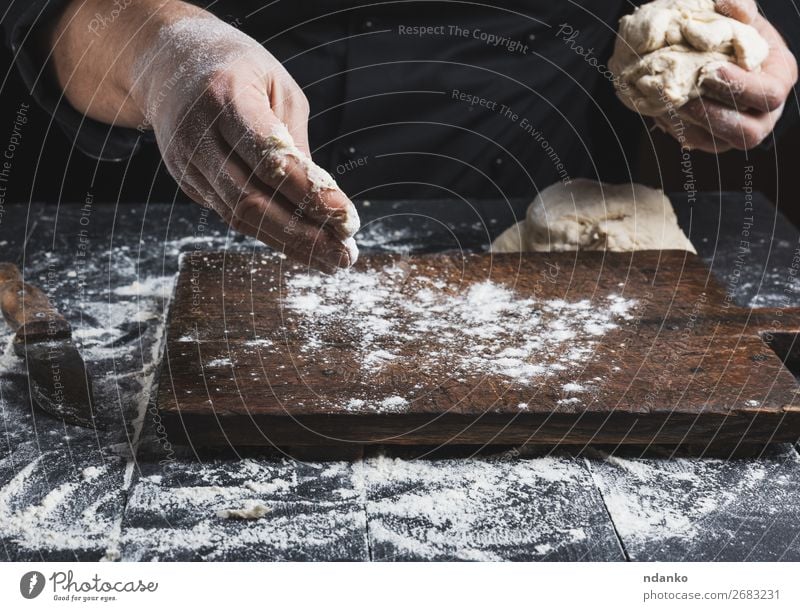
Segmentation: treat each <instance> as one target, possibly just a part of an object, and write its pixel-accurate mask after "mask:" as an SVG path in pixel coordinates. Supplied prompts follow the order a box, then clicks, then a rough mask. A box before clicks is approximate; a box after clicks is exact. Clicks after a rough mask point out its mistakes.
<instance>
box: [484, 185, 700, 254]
mask: <svg viewBox="0 0 800 611" xmlns="http://www.w3.org/2000/svg"><path fill="white" fill-rule="evenodd" d="M570 250H610V251H630V250H688V251H689V252H696V251H695V249H694V246H692V243H691V242H690V241H689V239H688V238H687V237H686V235H685V234H684V233H683V231H682V230H681V228H680V227H679V226H678V219H677V217H676V216H675V211H674V210H673V209H672V204H671V203H670V201H669V198H667V196H666V195H664V192H663V191H661V190H660V189H651V188H650V187H645V186H644V185H639V184H635V183H628V184H621V185H610V184H605V183H599V182H596V181H594V180H586V179H578V180H573V181H572V182H570V183H569V184H567V185H565V184H564V183H562V182H558V183H556V184H553V185H550V186H549V187H547V188H546V189H544V190H543V191H541V192H540V193H539V194H538V195H537V196H536V199H534V200H533V203H532V204H531V205H530V206H529V207H528V211H527V214H526V215H525V219H524V220H522V221H520V222H519V223H517V224H516V225H513V226H511V227H509V228H508V229H506V230H505V231H504V232H503V233H502V234H501V235H500V236H498V238H497V239H496V240H495V241H494V242H493V243H492V252H497V253H500V252H524V251H570Z"/></svg>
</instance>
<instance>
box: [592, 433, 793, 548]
mask: <svg viewBox="0 0 800 611" xmlns="http://www.w3.org/2000/svg"><path fill="white" fill-rule="evenodd" d="M704 453H705V454H706V456H704V457H698V455H702V454H704ZM707 454H708V452H707V450H706V449H705V448H691V449H689V450H685V451H681V450H678V451H675V450H669V449H667V448H664V447H659V448H649V449H648V451H647V452H646V453H645V454H644V455H642V454H641V452H640V451H636V452H634V451H625V450H617V451H616V452H614V453H611V454H610V453H606V452H597V451H595V452H589V453H588V456H587V458H586V461H587V465H588V466H589V468H590V469H591V472H592V474H593V477H594V479H595V481H596V482H597V485H598V487H599V489H600V493H601V494H602V497H603V501H604V503H605V505H606V507H607V508H608V511H609V514H610V515H611V518H612V520H613V522H614V528H615V529H616V531H617V533H618V534H619V536H620V538H621V540H622V542H623V545H624V547H625V551H626V553H627V554H628V556H629V557H630V559H631V560H634V561H670V562H676V561H700V560H702V561H797V560H798V559H799V558H800V535H799V534H798V530H797V524H798V520H800V506H798V502H797V501H798V499H800V487H798V482H797V474H798V472H800V457H798V455H797V452H796V451H795V450H794V449H793V448H792V447H791V446H790V445H788V444H781V445H778V444H775V445H772V446H770V447H768V448H766V449H763V450H759V451H757V452H755V453H746V452H744V451H739V452H737V453H735V454H734V455H731V454H730V453H726V454H719V455H718V456H716V457H708V456H707Z"/></svg>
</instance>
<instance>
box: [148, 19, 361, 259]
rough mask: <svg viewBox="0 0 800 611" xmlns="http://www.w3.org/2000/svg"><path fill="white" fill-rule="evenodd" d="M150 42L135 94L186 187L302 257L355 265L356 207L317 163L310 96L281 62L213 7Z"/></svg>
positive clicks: (238, 224) (241, 227) (237, 223)
mask: <svg viewBox="0 0 800 611" xmlns="http://www.w3.org/2000/svg"><path fill="white" fill-rule="evenodd" d="M150 49H151V52H150V53H146V54H144V55H143V56H142V57H141V58H139V59H138V60H137V61H136V64H135V66H134V67H133V71H134V72H135V73H136V74H137V75H138V76H137V80H136V82H135V84H134V86H133V87H132V97H133V99H134V100H136V102H137V104H138V105H139V106H140V107H141V109H142V112H143V114H144V116H145V119H146V122H147V123H149V124H150V125H152V128H153V130H154V131H155V135H156V139H157V142H158V145H159V148H160V149H161V152H162V155H163V157H164V161H165V164H166V166H167V168H168V169H169V171H170V173H171V174H172V175H173V177H174V178H175V179H176V180H177V181H178V183H179V184H180V186H181V188H182V189H183V191H184V192H185V193H187V194H188V195H189V196H190V197H191V198H192V199H193V200H194V201H196V202H198V203H200V204H203V205H206V206H209V207H211V208H213V209H214V210H216V211H217V212H218V213H219V214H220V215H221V216H222V217H223V218H224V219H225V220H226V221H227V222H228V223H229V224H230V225H231V227H233V228H234V229H236V230H238V231H241V232H242V233H245V234H247V235H250V236H253V237H255V238H258V239H259V240H261V241H262V242H265V243H266V244H269V245H271V246H273V247H275V248H277V249H279V250H281V251H283V252H285V253H286V254H287V255H289V256H291V257H292V258H294V259H296V260H298V261H301V262H304V263H307V264H309V265H311V266H313V267H315V268H318V269H321V270H323V271H326V272H332V271H334V270H335V269H337V268H339V267H348V266H350V265H352V264H353V263H354V262H355V260H356V257H357V255H358V250H357V248H356V246H355V241H354V240H353V237H352V236H353V235H354V234H355V232H356V231H358V228H359V219H358V214H357V212H356V210H355V207H354V206H353V204H352V202H350V200H349V199H348V198H347V196H346V195H345V194H344V193H343V192H342V191H341V190H340V189H339V188H338V186H337V185H336V183H335V181H334V180H333V178H332V177H331V176H330V175H329V174H328V173H327V172H325V170H323V169H322V168H320V167H319V166H317V165H316V164H314V163H313V162H312V161H311V156H310V152H309V148H308V142H307V120H308V112H309V109H308V102H307V101H306V98H305V96H304V95H303V92H302V90H301V89H300V88H299V87H298V85H297V84H296V83H295V82H294V80H293V79H292V78H291V76H290V75H289V74H288V72H286V70H285V69H284V68H283V66H282V65H281V64H280V63H279V62H278V61H277V60H276V59H275V58H274V57H273V56H272V55H271V54H270V53H268V52H267V51H266V50H265V49H264V48H263V47H262V46H261V45H260V44H258V43H257V42H256V41H255V40H253V39H251V38H250V37H248V36H246V35H245V34H243V33H242V32H240V31H238V30H237V29H235V28H233V27H231V26H229V25H228V24H226V23H224V22H222V21H220V20H219V19H217V18H216V17H214V16H212V15H210V14H208V13H201V14H190V15H188V16H181V17H179V18H177V19H176V20H174V21H173V22H171V23H167V24H165V25H163V26H162V27H161V28H160V30H159V31H158V33H157V35H156V36H155V37H154V44H153V45H151V47H150ZM165 90H167V93H166V95H165Z"/></svg>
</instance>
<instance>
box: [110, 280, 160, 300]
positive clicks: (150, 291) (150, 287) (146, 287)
mask: <svg viewBox="0 0 800 611" xmlns="http://www.w3.org/2000/svg"><path fill="white" fill-rule="evenodd" d="M172 286H173V277H172V276H153V277H150V278H143V279H140V280H134V281H133V282H131V283H130V284H128V285H126V286H120V287H117V288H115V289H114V294H115V295H121V296H125V297H130V296H139V297H142V296H147V297H153V296H155V297H161V298H167V297H169V296H170V293H171V292H172Z"/></svg>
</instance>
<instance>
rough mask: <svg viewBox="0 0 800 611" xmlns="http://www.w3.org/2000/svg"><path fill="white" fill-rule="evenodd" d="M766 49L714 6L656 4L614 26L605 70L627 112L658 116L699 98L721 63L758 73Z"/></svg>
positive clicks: (700, 1)
mask: <svg viewBox="0 0 800 611" xmlns="http://www.w3.org/2000/svg"><path fill="white" fill-rule="evenodd" d="M768 54H769V45H768V44H767V42H766V41H765V40H764V39H763V38H762V36H761V35H760V34H759V33H758V32H757V31H756V30H755V28H753V27H752V26H749V25H747V24H745V23H742V22H740V21H736V20H735V19H731V18H730V17H726V16H724V15H721V14H719V13H717V12H716V11H715V10H714V0H655V1H654V2H650V3H648V4H643V5H641V6H639V7H638V8H637V9H636V10H635V11H634V12H633V13H632V14H630V15H626V16H625V17H623V18H622V19H620V22H619V35H618V36H617V41H616V44H615V46H614V54H613V55H612V57H611V60H610V61H609V64H608V65H609V68H610V69H611V71H612V72H613V73H614V76H615V77H616V81H615V85H616V87H617V95H618V96H619V98H620V99H621V100H622V102H623V103H624V104H625V105H626V106H627V107H628V108H630V109H632V110H635V111H637V112H639V113H641V114H643V115H648V116H659V115H663V114H666V113H668V112H669V111H670V110H671V109H672V108H679V107H681V106H683V105H684V104H686V102H688V101H689V100H691V99H693V98H698V97H700V96H701V95H704V93H705V92H704V90H703V83H704V81H705V80H706V79H707V78H708V76H709V75H710V74H711V73H712V72H713V70H714V69H715V68H717V67H718V66H719V64H720V63H721V62H733V63H736V64H738V65H739V66H741V67H742V68H745V69H746V70H758V69H759V68H760V67H761V64H762V63H763V61H764V60H765V59H766V57H767V55H768Z"/></svg>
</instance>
